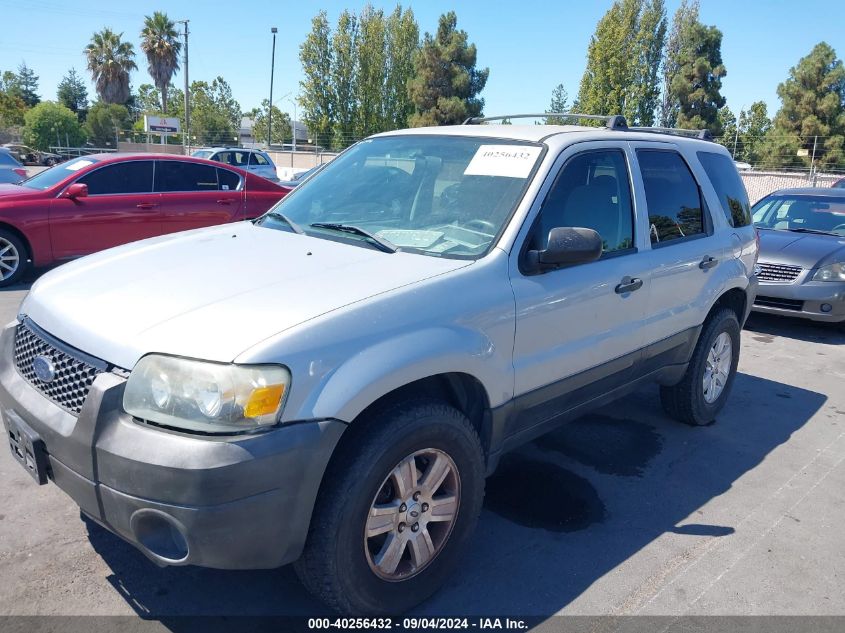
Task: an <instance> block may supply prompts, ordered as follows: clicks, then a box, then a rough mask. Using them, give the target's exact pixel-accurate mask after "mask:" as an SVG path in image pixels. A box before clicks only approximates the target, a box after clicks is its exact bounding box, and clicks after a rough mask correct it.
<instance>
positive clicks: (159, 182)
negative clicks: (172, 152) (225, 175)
mask: <svg viewBox="0 0 845 633" xmlns="http://www.w3.org/2000/svg"><path fill="white" fill-rule="evenodd" d="M155 190H156V191H216V190H217V170H216V169H215V168H214V167H212V166H211V165H200V164H198V163H187V162H184V163H183V162H181V161H175V160H162V161H159V162H158V164H157V165H156V178H155Z"/></svg>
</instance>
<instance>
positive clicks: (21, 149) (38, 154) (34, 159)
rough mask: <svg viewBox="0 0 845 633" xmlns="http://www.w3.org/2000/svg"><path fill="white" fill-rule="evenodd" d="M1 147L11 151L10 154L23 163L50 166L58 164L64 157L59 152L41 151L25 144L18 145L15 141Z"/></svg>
mask: <svg viewBox="0 0 845 633" xmlns="http://www.w3.org/2000/svg"><path fill="white" fill-rule="evenodd" d="M3 147H5V148H6V149H8V150H9V151H10V152H12V155H14V157H15V158H16V159H17V160H18V161H19V162H20V163H22V164H24V165H44V166H46V167H52V166H53V165H58V164H59V163H60V162H62V161H63V160H64V159H63V158H62V157H61V156H60V155H59V154H54V153H52V152H42V151H40V150H37V149H32V148H31V147H27V146H26V145H19V144H16V143H6V144H5V145H4V146H3Z"/></svg>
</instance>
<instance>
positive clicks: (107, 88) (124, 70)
mask: <svg viewBox="0 0 845 633" xmlns="http://www.w3.org/2000/svg"><path fill="white" fill-rule="evenodd" d="M122 37H123V33H115V32H114V31H112V30H111V29H109V28H105V29H103V30H102V31H100V32H99V33H94V35H92V36H91V43H90V44H88V46H86V47H85V57H86V58H87V59H88V70H90V71H91V77H92V78H93V79H94V86H95V87H96V88H97V94H98V95H99V96H100V99H101V100H102V101H103V102H105V103H126V102H127V101H128V99H129V72H130V71H132V70H137V69H138V66H136V65H135V61H134V57H135V49H134V48H133V47H132V44H130V43H129V42H124V41H122V40H121V38H122Z"/></svg>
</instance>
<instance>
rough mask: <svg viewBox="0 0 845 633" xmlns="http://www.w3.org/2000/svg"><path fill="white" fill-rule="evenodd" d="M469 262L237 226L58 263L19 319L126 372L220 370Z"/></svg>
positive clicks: (30, 297)
mask: <svg viewBox="0 0 845 633" xmlns="http://www.w3.org/2000/svg"><path fill="white" fill-rule="evenodd" d="M470 263H471V262H469V261H467V260H450V259H440V258H436V257H428V256H425V255H414V254H410V253H401V252H400V253H392V254H391V253H384V252H382V251H377V250H374V249H370V248H368V247H365V246H355V245H349V244H343V243H339V242H333V241H330V240H326V239H320V238H315V237H308V236H305V235H297V234H295V233H288V232H285V231H278V230H273V229H269V228H261V227H257V226H254V225H252V224H251V223H248V222H243V223H239V224H229V225H223V226H220V227H214V228H210V229H200V230H196V231H188V232H186V233H179V234H176V235H171V236H167V237H159V238H153V239H151V240H144V241H142V242H136V243H134V244H129V245H126V246H121V247H118V248H114V249H111V250H108V251H103V252H101V253H98V254H96V255H91V256H88V257H85V258H82V259H79V260H77V261H75V262H72V263H70V264H65V265H64V266H61V267H59V268H57V269H55V270H53V271H51V272H49V273H47V274H46V275H44V276H43V277H42V278H41V279H39V280H38V281H37V282H36V283H35V285H34V286H33V287H32V290H31V291H30V293H29V295H28V296H27V298H26V300H25V301H24V303H23V304H22V306H21V314H26V315H28V316H29V317H30V318H31V319H32V320H33V321H35V323H36V324H38V325H39V326H41V327H42V328H43V329H44V330H46V331H47V332H49V333H51V334H52V335H53V336H56V337H57V338H59V339H61V340H63V341H65V342H66V343H68V344H70V345H72V346H74V347H76V348H78V349H80V350H82V351H84V352H86V353H88V354H91V355H93V356H96V357H98V358H102V359H103V360H106V361H108V362H110V363H113V364H115V365H117V366H119V367H123V368H126V369H131V368H132V367H133V366H134V365H135V363H136V362H137V361H138V359H139V358H140V357H141V356H143V355H144V354H146V353H149V352H162V353H168V354H176V355H180V356H187V357H191V358H201V359H206V360H215V361H220V362H229V361H232V360H233V359H234V358H235V357H236V356H238V355H239V354H240V353H241V352H243V351H245V350H247V349H248V348H250V347H252V346H253V345H255V344H257V343H259V342H261V341H263V340H265V339H267V338H269V337H271V336H273V335H275V334H278V333H279V332H282V331H283V330H286V329H288V328H291V327H294V326H296V325H298V324H300V323H303V322H305V321H308V320H309V319H313V318H315V317H317V316H319V315H321V314H325V313H326V312H330V311H332V310H336V309H338V308H341V307H343V306H346V305H349V304H351V303H354V302H356V301H361V300H362V299H366V298H367V297H371V296H373V295H377V294H379V293H383V292H388V291H390V290H393V289H395V288H399V287H400V286H405V285H408V284H412V283H415V282H418V281H421V280H423V279H426V278H428V277H432V276H435V275H439V274H442V273H446V272H449V271H452V270H456V269H458V268H462V267H464V266H467V265H469V264H470Z"/></svg>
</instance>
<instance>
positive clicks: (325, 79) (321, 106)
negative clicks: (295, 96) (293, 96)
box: [299, 11, 335, 144]
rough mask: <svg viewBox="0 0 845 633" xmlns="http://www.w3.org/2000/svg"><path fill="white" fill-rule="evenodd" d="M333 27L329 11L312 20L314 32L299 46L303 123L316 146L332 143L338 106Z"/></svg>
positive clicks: (322, 12) (321, 12) (300, 99)
mask: <svg viewBox="0 0 845 633" xmlns="http://www.w3.org/2000/svg"><path fill="white" fill-rule="evenodd" d="M330 37H331V28H330V27H329V20H328V18H327V17H326V12H325V11H320V13H318V14H317V15H316V16H314V18H313V19H312V20H311V32H310V33H309V34H308V35H307V37H306V38H305V41H304V42H303V43H302V45H301V46H300V47H299V60H300V62H302V74H303V75H304V78H303V79H302V80H301V81H300V82H299V85H300V87H301V88H302V92H301V94H300V97H299V104H300V105H301V106H302V110H303V111H302V117H301V118H302V121H303V122H304V123H305V125H307V126H308V129H309V131H310V132H311V134H312V136H313V137H314V142H315V144H319V143H324V144H327V143H329V142H330V141H331V137H332V128H333V126H334V120H335V119H334V117H335V112H334V110H335V103H334V94H333V93H334V91H333V90H332V84H331V68H332V50H331V45H330V41H329V40H330Z"/></svg>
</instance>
